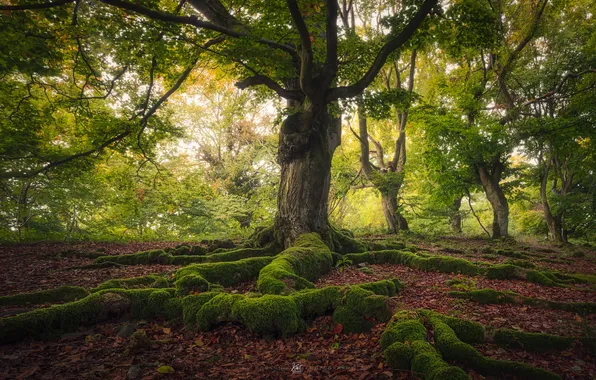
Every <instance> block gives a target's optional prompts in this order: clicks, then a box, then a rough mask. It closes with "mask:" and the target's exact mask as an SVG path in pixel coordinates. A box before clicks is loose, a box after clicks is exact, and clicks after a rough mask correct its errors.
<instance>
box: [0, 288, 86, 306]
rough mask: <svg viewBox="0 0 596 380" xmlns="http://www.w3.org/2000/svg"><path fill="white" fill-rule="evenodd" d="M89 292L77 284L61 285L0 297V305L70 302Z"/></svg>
mask: <svg viewBox="0 0 596 380" xmlns="http://www.w3.org/2000/svg"><path fill="white" fill-rule="evenodd" d="M88 295H89V292H88V291H87V290H86V289H84V288H81V287H79V286H61V287H59V288H56V289H50V290H42V291H39V292H30V293H19V294H14V295H11V296H2V297H0V306H20V305H28V304H29V305H39V304H44V303H56V302H72V301H76V300H78V299H81V298H85V297H87V296H88Z"/></svg>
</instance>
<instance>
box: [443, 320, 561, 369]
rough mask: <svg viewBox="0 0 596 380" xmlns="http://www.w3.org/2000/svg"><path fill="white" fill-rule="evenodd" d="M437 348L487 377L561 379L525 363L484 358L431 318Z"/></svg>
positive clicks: (446, 326) (449, 357)
mask: <svg viewBox="0 0 596 380" xmlns="http://www.w3.org/2000/svg"><path fill="white" fill-rule="evenodd" d="M431 323H432V325H433V327H434V329H435V342H436V347H437V348H438V349H439V351H440V352H441V353H442V354H443V356H444V357H445V358H446V359H448V360H454V361H456V362H459V363H462V364H465V365H467V366H469V367H470V368H472V369H474V370H475V371H477V372H479V373H481V374H483V375H486V376H500V377H504V376H515V377H518V378H523V379H537V380H538V379H547V380H550V379H553V380H554V379H560V377H559V376H558V375H555V374H554V373H552V372H549V371H546V370H543V369H540V368H535V367H532V366H529V365H527V364H524V363H519V362H512V361H505V360H494V359H489V358H486V357H484V356H482V355H481V354H480V353H479V352H478V351H477V350H476V349H475V348H474V347H472V346H470V345H469V344H467V343H464V342H462V341H461V340H459V339H458V337H457V335H456V334H455V332H454V331H453V329H452V328H451V327H449V326H448V325H447V324H446V323H443V322H442V321H441V320H440V319H438V318H431Z"/></svg>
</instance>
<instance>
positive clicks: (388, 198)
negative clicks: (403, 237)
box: [381, 193, 401, 234]
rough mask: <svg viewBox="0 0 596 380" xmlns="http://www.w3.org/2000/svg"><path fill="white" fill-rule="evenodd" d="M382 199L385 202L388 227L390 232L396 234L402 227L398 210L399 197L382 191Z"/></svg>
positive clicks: (384, 208)
mask: <svg viewBox="0 0 596 380" xmlns="http://www.w3.org/2000/svg"><path fill="white" fill-rule="evenodd" d="M381 201H382V203H383V214H384V215H385V221H386V222H387V229H388V231H389V233H392V234H396V233H398V232H399V230H400V229H401V226H400V219H399V217H398V215H399V213H398V210H397V197H396V196H393V195H392V194H386V193H381Z"/></svg>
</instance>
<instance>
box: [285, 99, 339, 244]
mask: <svg viewBox="0 0 596 380" xmlns="http://www.w3.org/2000/svg"><path fill="white" fill-rule="evenodd" d="M313 109H314V110H313ZM340 132H341V121H340V120H339V119H333V118H332V117H331V116H330V115H329V114H328V112H327V110H326V109H324V108H319V111H316V108H315V107H309V109H306V110H305V109H301V110H299V111H298V112H297V113H294V114H292V115H290V116H288V117H287V118H286V120H285V121H284V123H283V126H282V128H281V130H280V140H279V148H278V162H279V164H280V166H281V181H280V184H279V194H278V200H277V216H276V220H275V232H276V237H277V240H278V241H279V242H280V243H282V244H283V246H284V247H286V248H287V247H289V246H291V244H292V243H293V241H294V240H295V239H296V238H297V237H298V236H299V235H300V234H302V233H307V232H318V233H319V234H321V236H325V235H326V233H327V231H328V230H329V221H328V211H327V206H328V198H329V184H330V181H331V159H332V157H333V152H334V151H335V148H336V147H337V146H338V145H339V143H340Z"/></svg>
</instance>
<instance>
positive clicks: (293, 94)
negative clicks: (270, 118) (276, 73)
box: [236, 74, 304, 102]
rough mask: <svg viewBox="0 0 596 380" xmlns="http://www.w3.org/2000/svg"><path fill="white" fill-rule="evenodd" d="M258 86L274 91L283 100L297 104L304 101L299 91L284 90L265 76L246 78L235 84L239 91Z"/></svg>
mask: <svg viewBox="0 0 596 380" xmlns="http://www.w3.org/2000/svg"><path fill="white" fill-rule="evenodd" d="M259 85H264V86H267V87H269V88H270V89H271V90H273V91H275V92H276V93H277V95H279V96H281V97H282V98H284V99H291V100H297V101H299V102H301V101H302V100H304V95H303V94H302V93H301V92H300V91H292V90H288V89H285V88H283V87H282V86H280V85H279V84H278V83H277V82H276V81H274V80H273V79H271V78H269V77H267V76H265V75H260V74H259V75H255V76H252V77H248V78H246V79H244V80H241V81H240V82H236V87H238V88H239V89H241V90H244V89H245V88H247V87H251V86H259Z"/></svg>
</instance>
